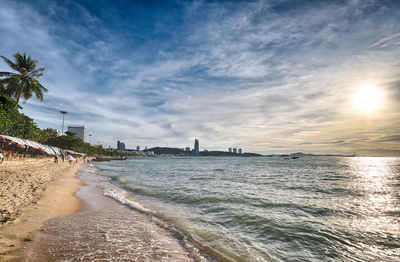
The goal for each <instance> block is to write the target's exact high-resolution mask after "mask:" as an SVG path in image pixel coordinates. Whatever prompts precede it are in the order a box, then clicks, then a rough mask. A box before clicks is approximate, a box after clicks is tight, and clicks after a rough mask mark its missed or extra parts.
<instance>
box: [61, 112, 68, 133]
mask: <svg viewBox="0 0 400 262" xmlns="http://www.w3.org/2000/svg"><path fill="white" fill-rule="evenodd" d="M60 113H61V114H62V116H63V121H62V129H61V135H62V136H63V135H64V115H65V114H66V113H67V111H60Z"/></svg>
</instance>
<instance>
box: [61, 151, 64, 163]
mask: <svg viewBox="0 0 400 262" xmlns="http://www.w3.org/2000/svg"><path fill="white" fill-rule="evenodd" d="M61 159H62V161H63V163H64V161H65V156H64V152H62V153H61Z"/></svg>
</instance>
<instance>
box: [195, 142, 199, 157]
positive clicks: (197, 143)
mask: <svg viewBox="0 0 400 262" xmlns="http://www.w3.org/2000/svg"><path fill="white" fill-rule="evenodd" d="M194 155H195V156H198V155H199V140H198V139H195V140H194Z"/></svg>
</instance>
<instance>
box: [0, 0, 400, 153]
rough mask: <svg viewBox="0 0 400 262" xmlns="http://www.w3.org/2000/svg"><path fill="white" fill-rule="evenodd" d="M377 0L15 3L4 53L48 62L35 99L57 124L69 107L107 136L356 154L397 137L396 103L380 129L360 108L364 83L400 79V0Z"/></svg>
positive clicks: (33, 107)
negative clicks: (357, 93) (356, 95)
mask: <svg viewBox="0 0 400 262" xmlns="http://www.w3.org/2000/svg"><path fill="white" fill-rule="evenodd" d="M377 3H378V2H376V1H345V2H340V3H339V2H335V1H333V2H329V3H323V4H322V3H316V2H314V1H310V2H304V4H303V5H301V6H300V5H294V4H292V2H291V1H273V2H266V1H252V2H232V3H228V2H207V1H193V2H170V3H168V4H166V3H165V4H164V5H161V6H154V5H147V4H140V3H130V4H128V5H126V6H125V7H124V8H121V7H120V6H119V3H114V4H112V5H111V4H110V2H107V1H99V2H98V4H97V6H96V7H94V6H91V5H90V3H88V2H85V1H83V2H81V3H76V2H70V3H60V2H58V1H44V0H43V1H41V2H39V4H38V5H35V6H34V5H32V4H30V3H29V2H25V1H3V2H2V3H0V33H1V34H2V36H4V37H5V38H4V39H6V40H5V41H3V42H4V44H3V43H2V46H1V48H0V53H1V54H2V55H5V56H7V57H11V55H12V54H13V53H15V52H17V51H26V52H28V53H29V54H31V55H32V56H33V57H34V58H35V59H38V61H39V65H40V66H44V67H45V68H46V71H45V75H44V77H43V78H42V80H41V81H42V83H43V84H44V85H45V86H46V87H47V88H48V89H49V90H50V91H49V93H48V94H46V97H45V101H44V102H43V103H39V102H38V101H37V100H35V99H31V100H29V101H28V103H27V104H26V105H24V112H25V113H26V114H28V115H30V116H32V117H33V118H34V119H35V120H37V122H38V123H39V125H40V126H41V127H43V128H45V127H53V128H59V126H60V121H61V116H60V114H59V113H58V111H59V110H60V109H64V110H67V111H68V112H69V113H68V115H67V124H68V123H70V124H85V125H86V126H87V128H88V130H89V133H91V134H93V138H92V140H93V141H95V140H96V141H97V140H98V141H101V142H102V143H103V144H106V145H114V144H115V141H116V140H117V139H118V140H123V141H125V142H126V144H127V146H128V147H134V146H135V145H137V144H139V145H141V146H142V147H143V146H146V145H147V146H156V145H165V144H167V143H168V144H169V145H173V146H178V147H183V146H186V145H191V144H192V143H193V139H194V137H197V138H199V139H200V142H201V147H206V148H209V149H226V148H227V147H230V146H238V145H240V146H242V147H244V149H245V151H258V152H268V150H271V152H272V151H273V152H275V151H276V150H282V151H290V150H293V151H298V150H302V149H304V150H310V152H311V151H312V152H315V151H318V150H319V151H327V152H331V151H337V150H342V151H345V152H350V151H352V150H359V149H360V148H361V147H364V148H365V146H367V147H373V146H374V145H375V146H376V145H377V144H382V143H389V141H386V140H385V139H384V137H386V136H388V137H387V139H390V138H393V137H395V135H396V134H395V133H393V132H396V124H397V123H398V122H399V115H398V114H397V113H395V112H392V113H390V114H389V111H388V108H386V109H384V112H385V113H388V114H386V119H384V120H382V119H381V120H379V118H374V117H376V116H373V117H372V118H374V119H378V120H377V121H376V126H375V127H374V128H371V127H368V132H366V130H365V128H366V124H365V123H364V119H362V117H361V116H359V115H357V114H355V113H354V112H352V111H353V109H352V106H351V101H350V100H351V99H350V94H351V93H352V92H354V90H355V89H356V88H357V86H358V85H359V83H362V82H363V81H369V80H371V81H372V80H373V81H374V82H377V83H378V84H381V85H382V86H384V87H385V89H386V92H387V94H398V90H399V89H398V85H395V84H387V83H398V82H397V81H400V79H399V75H398V70H399V67H398V58H399V57H400V51H399V50H398V48H397V49H396V46H398V42H399V41H398V40H399V31H398V28H399V25H400V21H399V18H398V17H400V11H399V10H400V9H396V8H393V7H394V6H393V5H395V6H396V4H395V3H394V4H393V3H387V4H377ZM105 10H107V12H106V11H105ZM377 25H378V26H377ZM0 70H2V71H3V70H9V69H8V68H7V67H6V66H5V65H4V64H0ZM387 101H388V102H387V104H389V103H390V105H391V107H392V108H398V106H399V105H398V102H397V101H395V99H393V98H388V100H387ZM354 123H356V124H357V126H354V125H353V124H354ZM349 126H351V128H349ZM372 133H374V135H373V136H371V137H368V134H372ZM389 134H390V135H389ZM354 137H362V138H363V139H359V140H356V139H354ZM390 143H391V144H390V145H389V144H387V145H386V144H385V147H388V150H389V147H395V146H398V145H399V144H398V141H397V140H393V141H392V140H391V141H390ZM382 145H383V144H382ZM363 150H364V149H363Z"/></svg>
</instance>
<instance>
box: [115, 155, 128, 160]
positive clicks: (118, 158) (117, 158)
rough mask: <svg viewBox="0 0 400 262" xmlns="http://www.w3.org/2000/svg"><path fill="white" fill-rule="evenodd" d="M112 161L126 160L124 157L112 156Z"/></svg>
mask: <svg viewBox="0 0 400 262" xmlns="http://www.w3.org/2000/svg"><path fill="white" fill-rule="evenodd" d="M112 160H126V156H113V157H112Z"/></svg>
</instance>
